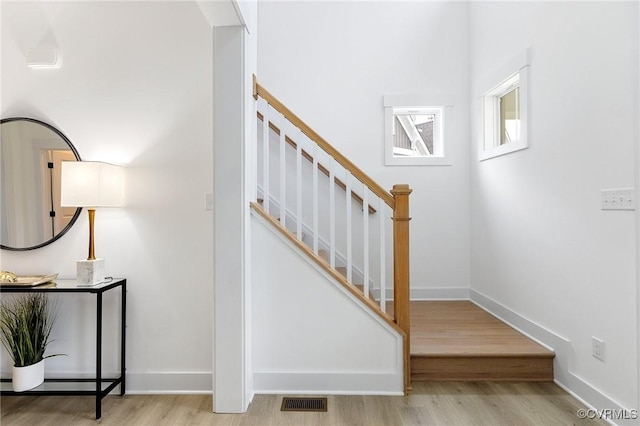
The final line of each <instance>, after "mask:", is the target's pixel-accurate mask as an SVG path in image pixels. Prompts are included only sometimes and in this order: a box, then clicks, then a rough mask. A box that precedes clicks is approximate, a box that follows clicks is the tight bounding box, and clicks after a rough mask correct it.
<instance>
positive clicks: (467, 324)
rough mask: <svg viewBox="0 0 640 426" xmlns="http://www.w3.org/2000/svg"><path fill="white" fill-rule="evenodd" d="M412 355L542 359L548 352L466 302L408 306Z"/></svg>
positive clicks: (426, 303) (438, 302) (423, 303)
mask: <svg viewBox="0 0 640 426" xmlns="http://www.w3.org/2000/svg"><path fill="white" fill-rule="evenodd" d="M410 309H411V354H412V355H426V354H428V355H452V354H462V355H468V354H474V355H522V354H527V355H536V354H538V355H543V354H549V353H550V351H549V350H547V349H546V348H544V347H543V346H540V345H539V344H537V343H536V342H534V341H532V340H531V339H529V338H527V337H526V336H524V335H522V334H520V333H519V332H517V331H516V330H514V329H513V328H511V327H509V326H508V325H506V324H505V323H503V322H502V321H500V320H499V319H497V318H496V317H494V316H493V315H491V314H489V313H487V312H486V311H484V310H483V309H481V308H479V307H478V306H476V305H475V304H473V303H472V302H468V301H451V302H450V301H427V302H417V301H416V302H411V305H410Z"/></svg>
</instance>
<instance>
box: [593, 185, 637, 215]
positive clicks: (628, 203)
mask: <svg viewBox="0 0 640 426" xmlns="http://www.w3.org/2000/svg"><path fill="white" fill-rule="evenodd" d="M600 198H601V209H602V210H635V209H636V191H635V189H633V188H621V189H603V190H601V191H600Z"/></svg>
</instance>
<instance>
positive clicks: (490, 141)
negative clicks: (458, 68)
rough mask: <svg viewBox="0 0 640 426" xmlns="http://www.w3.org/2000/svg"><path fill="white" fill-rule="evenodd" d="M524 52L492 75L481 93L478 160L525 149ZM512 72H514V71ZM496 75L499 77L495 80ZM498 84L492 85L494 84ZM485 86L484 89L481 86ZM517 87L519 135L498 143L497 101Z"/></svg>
mask: <svg viewBox="0 0 640 426" xmlns="http://www.w3.org/2000/svg"><path fill="white" fill-rule="evenodd" d="M528 56H529V55H528V51H525V52H524V53H523V54H521V55H520V56H519V57H518V58H516V59H515V60H514V61H512V62H511V63H510V64H508V65H507V66H505V67H503V70H502V71H501V72H500V73H496V74H495V75H494V78H492V80H491V81H493V82H494V83H493V85H492V86H491V88H490V89H489V90H486V91H484V93H483V94H482V138H481V141H480V147H479V148H480V153H479V161H484V160H488V159H491V158H495V157H499V156H502V155H505V154H510V153H512V152H517V151H521V150H524V149H527V148H529V121H530V120H529V118H530V117H529V110H530V109H529V93H530V87H529V60H528ZM514 70H515V71H514ZM496 76H500V77H497V78H496ZM496 80H498V81H499V82H498V83H497V84H495V81H496ZM485 87H486V86H485ZM516 87H519V88H520V91H519V98H520V105H519V110H520V135H519V138H518V139H516V140H512V141H510V142H507V143H505V144H502V145H501V144H500V98H501V97H502V96H504V95H506V94H508V93H509V92H510V91H512V90H514V89H515V88H516Z"/></svg>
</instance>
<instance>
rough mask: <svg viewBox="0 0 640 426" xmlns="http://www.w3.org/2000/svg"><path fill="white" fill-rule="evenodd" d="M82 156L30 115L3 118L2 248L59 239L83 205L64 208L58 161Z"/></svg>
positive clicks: (0, 124) (0, 171) (0, 174)
mask: <svg viewBox="0 0 640 426" xmlns="http://www.w3.org/2000/svg"><path fill="white" fill-rule="evenodd" d="M76 160H80V156H79V155H78V152H77V151H76V149H75V148H74V146H73V145H72V144H71V142H70V141H69V139H67V138H66V137H65V136H64V135H63V134H62V133H61V132H60V131H59V130H57V129H55V128H54V127H52V126H50V125H48V124H46V123H43V122H41V121H38V120H34V119H31V118H7V119H3V120H0V219H1V220H0V243H1V245H0V247H1V248H3V249H8V250H30V249H35V248H39V247H42V246H45V245H47V244H50V243H52V242H53V241H55V240H57V239H58V238H60V237H61V236H62V235H63V234H64V233H65V232H66V231H67V230H68V229H69V228H70V227H71V226H72V225H73V223H74V222H75V221H76V219H77V217H78V215H79V214H80V209H76V208H68V207H60V162H62V161H76Z"/></svg>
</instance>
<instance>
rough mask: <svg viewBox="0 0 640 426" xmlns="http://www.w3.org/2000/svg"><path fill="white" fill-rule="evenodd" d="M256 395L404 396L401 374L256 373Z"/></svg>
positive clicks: (254, 377) (254, 375) (254, 376)
mask: <svg viewBox="0 0 640 426" xmlns="http://www.w3.org/2000/svg"><path fill="white" fill-rule="evenodd" d="M253 379H254V386H255V387H254V392H255V393H256V394H293V395H296V394H305V395H309V394H316V395H404V392H403V386H404V383H403V381H404V378H403V375H402V373H401V372H400V373H315V372H314V373H291V372H254V374H253Z"/></svg>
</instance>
